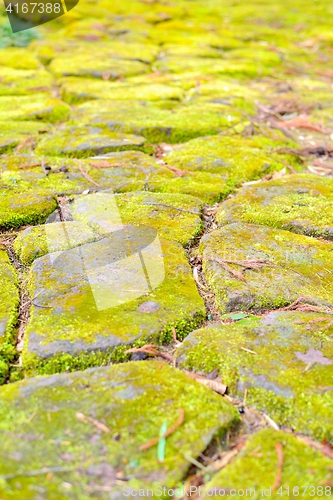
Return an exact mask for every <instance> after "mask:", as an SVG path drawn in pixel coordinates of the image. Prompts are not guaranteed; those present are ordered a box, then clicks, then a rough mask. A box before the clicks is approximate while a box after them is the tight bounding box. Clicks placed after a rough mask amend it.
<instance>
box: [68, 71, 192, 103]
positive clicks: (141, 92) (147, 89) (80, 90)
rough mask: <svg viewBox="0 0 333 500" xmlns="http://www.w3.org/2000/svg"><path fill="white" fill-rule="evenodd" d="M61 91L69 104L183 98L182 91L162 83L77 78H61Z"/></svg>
mask: <svg viewBox="0 0 333 500" xmlns="http://www.w3.org/2000/svg"><path fill="white" fill-rule="evenodd" d="M61 90H62V98H63V99H64V100H65V101H66V102H69V103H79V102H84V101H90V100H92V99H115V100H118V99H119V100H122V99H124V100H131V99H133V100H134V99H138V100H143V101H146V100H147V101H161V100H163V99H176V100H180V99H181V98H182V97H183V96H184V91H183V90H182V89H180V88H177V87H176V86H171V85H164V84H162V83H160V84H158V83H155V84H154V83H152V84H149V83H146V84H133V83H132V84H130V83H128V82H106V81H102V80H95V79H88V78H77V77H67V78H62V80H61Z"/></svg>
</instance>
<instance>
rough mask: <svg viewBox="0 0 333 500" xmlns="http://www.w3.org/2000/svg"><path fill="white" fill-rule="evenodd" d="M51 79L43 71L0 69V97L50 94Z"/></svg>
mask: <svg viewBox="0 0 333 500" xmlns="http://www.w3.org/2000/svg"><path fill="white" fill-rule="evenodd" d="M52 86H53V78H52V76H51V75H50V73H48V72H47V71H46V70H44V69H38V70H22V69H13V68H1V80H0V95H29V94H31V93H32V92H51V91H52Z"/></svg>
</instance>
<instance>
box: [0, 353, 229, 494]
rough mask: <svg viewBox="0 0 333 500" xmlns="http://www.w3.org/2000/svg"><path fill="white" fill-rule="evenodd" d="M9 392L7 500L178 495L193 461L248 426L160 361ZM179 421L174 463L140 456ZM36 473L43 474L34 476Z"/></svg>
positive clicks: (0, 457) (4, 408)
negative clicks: (145, 491)
mask: <svg viewBox="0 0 333 500" xmlns="http://www.w3.org/2000/svg"><path fill="white" fill-rule="evenodd" d="M0 394H1V401H2V404H1V409H0V429H1V431H2V434H3V439H2V446H1V452H0V481H1V496H2V498H3V499H4V500H11V499H14V498H15V499H16V498H17V494H18V491H19V494H20V495H22V496H23V498H25V499H26V500H32V499H33V498H35V493H36V489H38V491H39V492H40V493H41V492H43V493H42V494H43V496H44V497H45V498H46V497H47V498H57V499H59V500H60V499H61V500H64V499H66V498H68V485H69V484H70V485H71V487H70V494H71V495H74V496H75V498H76V499H77V500H87V499H88V498H91V497H92V495H94V496H95V494H96V495H97V496H98V498H101V499H103V500H106V499H109V498H110V493H111V492H112V495H114V494H117V493H118V495H123V493H124V488H126V487H128V488H133V489H134V488H140V487H141V488H142V487H149V488H157V487H158V486H162V487H163V486H166V485H167V486H169V487H175V486H176V485H177V483H178V482H179V481H180V480H181V479H182V477H183V476H184V475H185V473H186V471H187V470H188V468H189V466H190V462H189V459H187V458H186V457H187V456H189V457H190V458H194V459H195V458H196V457H197V456H198V455H199V454H200V452H203V451H204V450H205V448H206V447H207V445H208V444H209V443H210V441H211V440H212V438H213V437H214V435H216V436H217V435H223V434H224V433H225V432H226V431H227V430H228V429H229V428H230V427H232V426H233V425H234V424H235V423H237V422H238V420H239V417H238V415H237V413H236V411H235V409H234V408H233V407H232V405H230V404H229V403H227V402H226V401H224V400H223V398H221V397H220V396H218V395H217V394H214V393H213V392H212V391H210V390H209V389H207V388H205V387H202V386H201V385H200V384H198V383H197V382H196V381H194V380H192V379H190V378H189V377H187V376H186V375H184V374H183V373H182V372H180V371H179V370H176V369H174V368H171V367H169V366H168V365H166V366H162V367H161V366H159V363H158V362H154V361H152V362H132V363H126V364H123V365H121V366H112V367H108V368H100V369H93V370H87V371H84V372H81V373H75V374H62V375H53V376H51V377H38V378H35V379H31V380H28V381H22V382H18V383H16V384H10V385H8V386H6V387H3V388H2V389H1V392H0ZM180 414H183V415H184V420H183V423H182V424H181V425H180V426H179V427H178V429H177V430H175V432H173V433H172V434H171V435H170V436H169V437H168V438H167V439H166V447H165V461H163V462H159V461H158V459H157V447H156V445H155V446H152V447H151V448H149V449H147V450H140V447H141V446H142V445H144V444H145V443H147V442H148V441H149V440H151V439H153V438H156V437H157V436H158V435H159V433H160V429H161V426H162V425H163V424H164V423H166V425H167V426H168V427H171V426H173V425H174V424H175V423H176V422H177V421H178V420H179V418H180ZM31 415H34V418H33V422H32V417H31ZM14 416H15V418H14ZM164 425H165V424H164ZM18 427H19V429H20V431H18ZM18 432H19V435H20V438H19V439H17V433H18ZM32 437H33V442H32ZM179 450H181V453H180V452H179ZM37 470H41V471H43V472H42V473H41V474H38V475H36V474H33V473H32V472H33V471H37ZM51 470H52V475H48V471H51ZM44 472H45V473H44ZM124 478H126V480H124V481H123V479H124Z"/></svg>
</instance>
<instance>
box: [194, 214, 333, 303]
mask: <svg viewBox="0 0 333 500" xmlns="http://www.w3.org/2000/svg"><path fill="white" fill-rule="evenodd" d="M199 252H200V254H201V255H203V268H204V272H205V276H206V279H207V281H208V283H209V284H210V285H211V287H212V289H213V291H214V293H215V294H216V300H217V305H218V307H219V309H220V311H221V312H228V311H237V310H255V311H265V310H269V309H276V308H278V307H282V306H286V305H288V304H290V303H292V302H294V301H295V300H296V299H297V298H299V297H300V296H306V297H308V298H309V300H310V302H311V300H312V301H314V302H315V303H317V302H318V303H321V304H324V305H326V306H330V307H332V306H333V287H332V277H331V276H332V270H333V245H332V243H329V242H326V241H317V240H315V239H313V238H310V237H308V236H303V235H298V234H293V233H290V232H289V231H284V230H278V229H271V228H267V227H263V226H256V225H254V224H242V223H234V224H229V225H227V226H225V227H223V228H222V229H218V230H216V231H213V232H211V233H208V234H206V235H205V236H204V237H203V238H202V240H201V243H200V248H199ZM218 261H219V262H218ZM235 273H236V274H235ZM241 273H243V274H241Z"/></svg>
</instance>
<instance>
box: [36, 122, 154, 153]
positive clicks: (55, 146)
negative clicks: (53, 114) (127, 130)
mask: <svg viewBox="0 0 333 500" xmlns="http://www.w3.org/2000/svg"><path fill="white" fill-rule="evenodd" d="M145 143H146V140H145V139H144V138H143V137H140V136H136V135H131V134H122V133H120V132H113V131H110V130H106V129H105V128H101V127H89V126H85V127H67V128H66V129H63V130H59V131H57V132H55V133H54V134H52V135H51V136H49V137H45V138H44V139H42V140H41V141H40V142H39V144H38V146H37V148H36V154H39V155H48V156H72V157H74V158H75V157H89V156H93V155H95V154H97V155H98V154H103V153H109V152H112V151H122V150H135V149H144V148H145Z"/></svg>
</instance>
